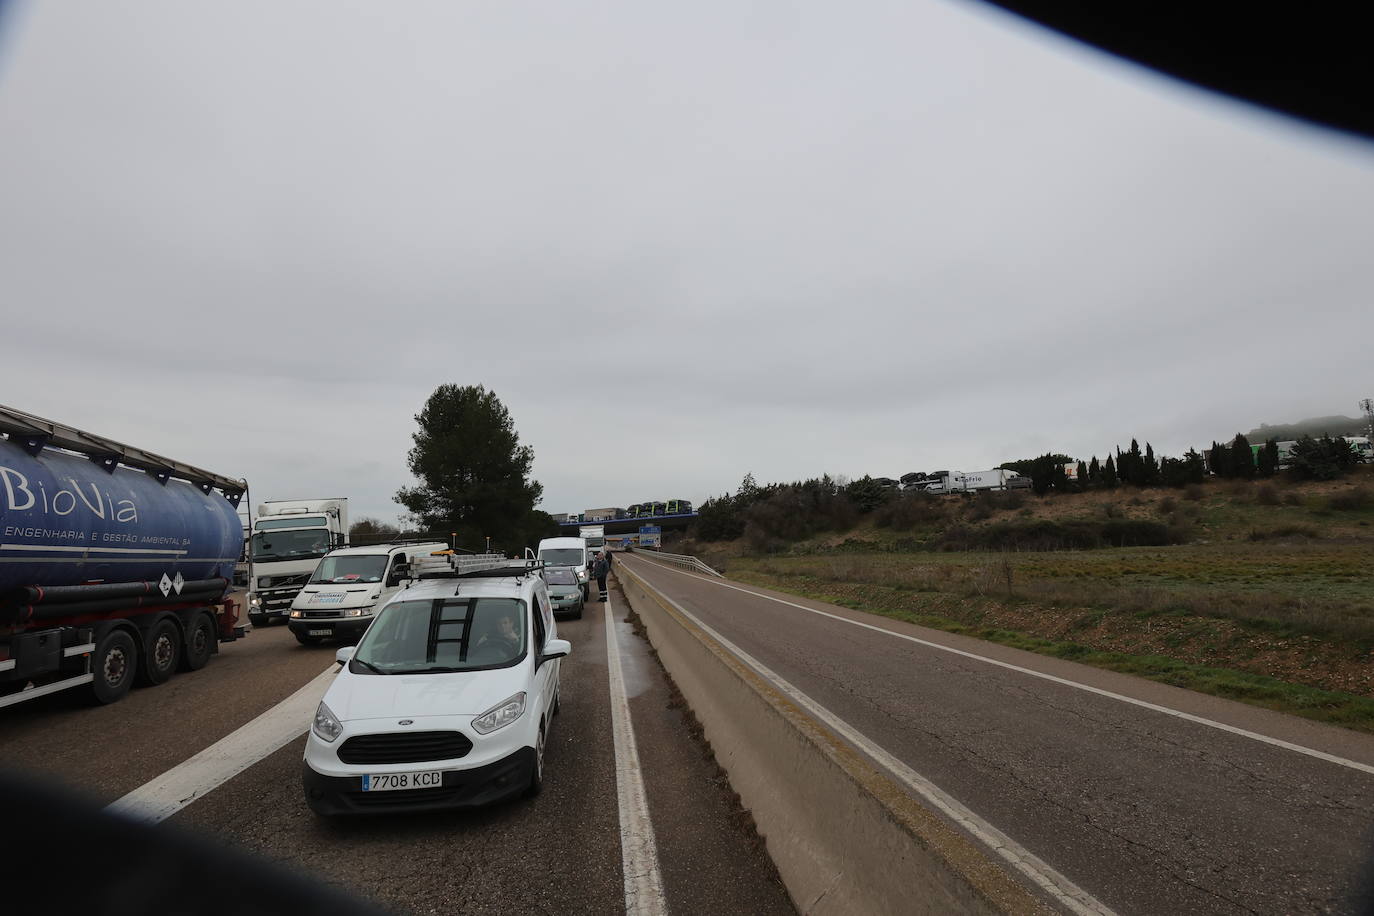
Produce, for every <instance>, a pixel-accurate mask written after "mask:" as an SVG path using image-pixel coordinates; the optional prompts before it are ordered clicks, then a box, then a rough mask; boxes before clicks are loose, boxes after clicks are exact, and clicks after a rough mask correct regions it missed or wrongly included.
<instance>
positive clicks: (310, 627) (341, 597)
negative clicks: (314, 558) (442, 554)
mask: <svg viewBox="0 0 1374 916" xmlns="http://www.w3.org/2000/svg"><path fill="white" fill-rule="evenodd" d="M446 550H448V545H447V544H445V543H443V542H442V541H435V542H433V543H421V544H407V543H392V544H372V545H369V546H367V547H344V548H341V549H339V550H335V551H332V552H330V553H329V554H328V555H326V556H325V557H324V559H322V560H320V562H319V565H318V566H316V567H315V572H314V574H313V575H311V577H310V581H309V582H307V583H306V584H305V586H304V587H303V588H302V589H301V590H300V593H299V594H297V595H296V598H295V600H294V601H292V603H291V616H290V617H289V618H288V620H287V625H288V626H290V628H291V632H292V633H293V634H294V635H295V637H296V640H297V641H298V642H300V643H301V645H306V646H309V645H314V644H316V643H318V642H319V641H320V640H322V639H353V638H356V637H358V636H361V635H362V634H363V632H364V631H365V630H367V628H368V626H369V625H370V624H371V623H372V617H373V615H374V614H376V613H377V612H378V611H380V610H381V609H382V606H383V605H385V604H386V603H387V602H388V601H390V600H391V597H392V596H393V595H395V594H396V592H398V591H400V589H401V587H402V586H403V585H404V584H405V583H406V582H407V581H408V580H409V573H410V563H411V562H412V561H414V560H416V559H418V558H420V557H428V556H430V555H431V554H434V553H437V552H439V551H446Z"/></svg>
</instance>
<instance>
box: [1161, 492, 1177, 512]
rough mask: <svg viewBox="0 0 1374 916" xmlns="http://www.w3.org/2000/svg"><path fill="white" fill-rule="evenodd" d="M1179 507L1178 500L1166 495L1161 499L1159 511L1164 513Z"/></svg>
mask: <svg viewBox="0 0 1374 916" xmlns="http://www.w3.org/2000/svg"><path fill="white" fill-rule="evenodd" d="M1177 508H1178V500H1176V499H1174V498H1173V497H1172V496H1166V497H1164V498H1163V499H1161V500H1160V501H1159V511H1160V512H1164V513H1166V514H1167V513H1169V512H1173V511H1174V510H1175V509H1177Z"/></svg>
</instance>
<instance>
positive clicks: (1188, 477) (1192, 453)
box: [1183, 448, 1207, 483]
mask: <svg viewBox="0 0 1374 916" xmlns="http://www.w3.org/2000/svg"><path fill="white" fill-rule="evenodd" d="M1183 468H1184V481H1185V482H1186V483H1202V482H1203V481H1204V480H1206V479H1207V462H1206V461H1204V460H1203V457H1202V455H1200V454H1198V451H1197V449H1195V448H1190V449H1188V451H1186V452H1184V453H1183Z"/></svg>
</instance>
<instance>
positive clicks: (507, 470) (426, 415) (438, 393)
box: [396, 385, 553, 552]
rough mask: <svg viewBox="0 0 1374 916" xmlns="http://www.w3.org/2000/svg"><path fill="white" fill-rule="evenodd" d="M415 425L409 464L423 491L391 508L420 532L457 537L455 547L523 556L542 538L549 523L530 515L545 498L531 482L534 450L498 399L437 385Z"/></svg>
mask: <svg viewBox="0 0 1374 916" xmlns="http://www.w3.org/2000/svg"><path fill="white" fill-rule="evenodd" d="M415 422H416V423H418V424H419V426H420V429H419V431H418V432H416V433H414V435H413V436H412V438H413V440H414V443H415V445H414V447H413V448H411V450H410V452H409V454H408V455H407V463H408V464H409V466H410V471H411V473H412V474H414V475H415V477H416V478H417V479H418V480H419V481H420V485H419V486H416V487H402V488H401V489H400V490H398V491H397V493H396V501H397V502H398V503H400V504H401V505H403V506H405V507H406V509H408V510H409V511H410V513H411V514H412V515H414V516H415V517H416V519H417V520H418V521H419V523H420V525H421V526H423V527H424V528H425V529H426V530H429V531H448V532H456V533H457V535H458V546H465V545H466V546H469V547H475V546H482V547H485V540H484V539H485V538H488V537H490V538H491V540H492V546H493V547H496V548H498V549H500V550H502V551H505V552H515V551H519V550H522V549H523V548H524V547H526V546H530V545H529V544H528V539H529V538H530V537H531V536H534V535H535V534H537V533H538V532H540V531H547V529H548V525H551V524H552V522H553V520H552V518H551V517H549V516H548V515H547V514H546V513H536V512H535V511H534V507H535V505H536V504H538V502H539V499H540V497H541V496H542V495H543V492H544V488H543V486H541V485H540V484H539V482H538V481H534V480H530V479H529V474H530V468H531V466H532V465H533V464H534V450H533V449H531V448H530V447H529V446H527V445H521V444H520V437H519V435H518V434H517V433H516V431H515V424H514V422H513V421H512V420H511V416H510V412H509V411H507V410H506V407H505V405H504V404H502V403H501V401H500V399H498V398H497V397H496V394H495V392H490V391H487V390H486V388H484V387H482V386H481V385H467V386H459V385H440V386H439V387H438V388H436V389H435V390H434V393H433V394H431V395H430V396H429V400H427V401H426V402H425V406H424V408H423V409H422V410H421V411H420V412H419V413H418V414H416V415H415ZM540 515H543V516H544V518H543V519H540V518H539V517H538V516H540ZM546 520H547V521H546Z"/></svg>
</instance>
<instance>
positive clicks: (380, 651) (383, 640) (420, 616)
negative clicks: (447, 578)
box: [349, 597, 526, 674]
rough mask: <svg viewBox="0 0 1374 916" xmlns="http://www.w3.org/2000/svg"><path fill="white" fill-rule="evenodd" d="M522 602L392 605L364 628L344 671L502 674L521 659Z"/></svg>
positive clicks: (456, 600)
mask: <svg viewBox="0 0 1374 916" xmlns="http://www.w3.org/2000/svg"><path fill="white" fill-rule="evenodd" d="M525 616H526V611H525V602H523V601H520V600H519V599H516V598H458V597H455V598H436V599H434V600H432V601H397V602H393V603H391V604H389V605H387V606H386V608H385V609H384V610H383V611H382V613H381V614H380V615H378V617H377V620H376V621H375V622H374V623H373V624H372V626H371V627H369V628H368V630H367V633H366V634H365V635H364V636H363V638H362V641H361V642H360V643H359V644H358V649H357V651H356V652H355V653H354V655H353V660H354V661H355V662H357V663H358V665H359V667H353V666H352V665H350V666H349V670H350V671H352V672H354V673H357V674H367V673H369V672H370V673H372V674H430V673H442V672H448V671H470V670H473V669H478V668H502V667H507V666H510V665H513V664H515V663H516V662H517V661H519V660H520V659H522V658H524V657H525V634H526V627H525Z"/></svg>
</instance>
